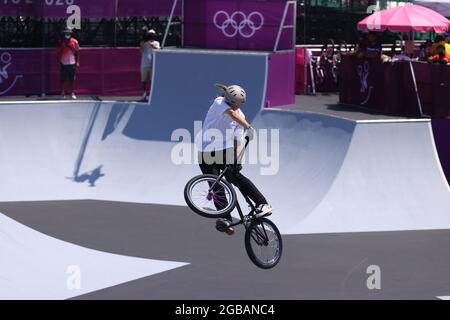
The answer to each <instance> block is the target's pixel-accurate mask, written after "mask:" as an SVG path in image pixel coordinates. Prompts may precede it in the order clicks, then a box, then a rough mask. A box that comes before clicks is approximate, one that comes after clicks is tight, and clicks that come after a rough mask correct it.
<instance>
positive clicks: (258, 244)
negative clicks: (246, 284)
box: [245, 218, 283, 269]
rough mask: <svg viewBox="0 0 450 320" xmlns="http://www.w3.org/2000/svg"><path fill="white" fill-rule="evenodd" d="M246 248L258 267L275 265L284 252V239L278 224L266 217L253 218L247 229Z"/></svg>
mask: <svg viewBox="0 0 450 320" xmlns="http://www.w3.org/2000/svg"><path fill="white" fill-rule="evenodd" d="M245 249H246V250H247V254H248V256H249V257H250V260H252V262H253V263H254V264H255V265H257V266H258V267H260V268H263V269H270V268H273V267H275V266H276V265H277V263H278V262H280V259H281V254H282V252H283V240H282V238H281V235H280V231H278V228H277V226H276V225H275V224H274V223H273V222H272V221H270V220H269V219H266V218H261V219H256V220H253V221H252V223H251V224H250V226H249V227H248V228H247V230H246V231H245Z"/></svg>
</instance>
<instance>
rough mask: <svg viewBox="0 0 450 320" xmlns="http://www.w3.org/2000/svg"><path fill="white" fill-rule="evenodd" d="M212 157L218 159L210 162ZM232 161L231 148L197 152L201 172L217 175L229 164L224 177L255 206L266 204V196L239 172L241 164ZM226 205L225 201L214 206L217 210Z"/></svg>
mask: <svg viewBox="0 0 450 320" xmlns="http://www.w3.org/2000/svg"><path fill="white" fill-rule="evenodd" d="M212 159H216V160H219V161H215V162H212ZM217 162H218V163H217ZM234 162H235V158H234V150H233V149H226V150H220V151H213V152H202V153H200V154H199V164H200V170H202V172H203V174H215V175H219V174H220V172H221V171H222V170H224V169H225V166H227V165H230V168H229V169H227V171H226V172H225V175H224V176H225V179H226V180H227V181H228V182H231V183H232V184H233V185H235V186H236V187H238V189H239V190H240V191H241V192H242V194H244V195H245V196H247V197H249V198H250V199H251V200H252V201H253V202H254V203H255V206H259V205H260V204H266V203H267V200H266V198H264V196H263V195H262V194H261V192H260V191H259V190H258V188H256V186H255V185H254V184H253V182H251V181H250V180H249V179H248V178H247V177H246V176H244V175H243V174H242V173H241V172H240V171H241V169H242V165H241V164H234ZM217 191H219V192H220V193H221V192H223V191H221V190H217ZM217 191H216V192H217ZM224 196H225V194H223V197H221V198H225V197H224ZM226 205H227V204H226V203H225V204H224V203H221V204H216V203H215V206H216V208H217V209H218V210H220V209H221V208H224V207H225V206H226ZM229 218H231V214H230V215H229Z"/></svg>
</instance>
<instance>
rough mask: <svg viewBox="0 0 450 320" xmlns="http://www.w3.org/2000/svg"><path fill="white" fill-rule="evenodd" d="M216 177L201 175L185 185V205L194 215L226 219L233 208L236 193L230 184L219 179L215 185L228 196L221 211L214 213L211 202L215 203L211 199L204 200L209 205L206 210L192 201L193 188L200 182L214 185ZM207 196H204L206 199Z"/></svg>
mask: <svg viewBox="0 0 450 320" xmlns="http://www.w3.org/2000/svg"><path fill="white" fill-rule="evenodd" d="M217 178H218V176H216V175H212V174H201V175H198V176H195V177H193V178H192V179H191V180H189V181H188V182H187V183H186V186H185V187H184V200H185V201H186V204H187V205H188V206H189V208H191V210H192V211H194V212H195V213H197V214H199V215H201V216H202V217H205V218H225V217H227V216H228V215H229V214H230V213H231V212H232V211H233V210H234V208H235V206H236V201H237V198H236V192H235V190H234V188H233V187H232V186H231V184H230V183H229V182H228V181H226V180H225V179H221V180H220V181H219V182H218V183H217V185H218V186H220V187H222V188H223V189H224V190H225V191H227V192H228V194H229V199H226V201H225V202H226V203H227V204H226V206H225V207H224V208H223V209H220V210H217V208H216V210H217V211H214V210H212V208H211V201H212V202H213V204H214V205H215V201H214V200H211V199H204V200H205V201H208V204H209V205H210V208H209V209H208V210H206V209H205V208H204V207H202V206H199V205H197V204H196V203H195V201H193V195H192V192H193V188H194V187H195V186H196V185H198V184H199V183H201V182H207V183H208V184H209V183H214V182H215V181H216V180H217ZM204 188H206V185H205V186H204ZM206 196H207V195H205V198H206Z"/></svg>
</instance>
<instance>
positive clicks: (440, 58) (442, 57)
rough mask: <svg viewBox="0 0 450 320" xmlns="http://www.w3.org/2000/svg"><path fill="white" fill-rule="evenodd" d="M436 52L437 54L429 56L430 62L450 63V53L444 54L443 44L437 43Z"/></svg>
mask: <svg viewBox="0 0 450 320" xmlns="http://www.w3.org/2000/svg"><path fill="white" fill-rule="evenodd" d="M436 52H437V54H436V55H434V56H432V57H431V58H430V61H431V62H434V63H440V64H447V63H450V54H446V52H445V47H444V46H443V45H438V46H437V48H436Z"/></svg>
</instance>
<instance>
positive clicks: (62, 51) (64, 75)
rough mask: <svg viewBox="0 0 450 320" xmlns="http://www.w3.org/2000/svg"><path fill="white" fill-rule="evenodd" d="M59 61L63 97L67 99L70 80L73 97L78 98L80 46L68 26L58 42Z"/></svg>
mask: <svg viewBox="0 0 450 320" xmlns="http://www.w3.org/2000/svg"><path fill="white" fill-rule="evenodd" d="M57 59H58V63H59V64H60V88H61V98H62V99H65V90H64V87H65V83H66V81H69V90H70V92H71V96H72V99H76V98H77V97H76V95H75V92H74V87H75V79H76V69H77V68H78V67H79V66H80V46H79V44H78V41H77V40H76V39H75V38H74V37H73V31H72V29H70V28H66V29H65V30H64V32H63V37H62V39H61V40H60V41H59V43H58V52H57Z"/></svg>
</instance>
